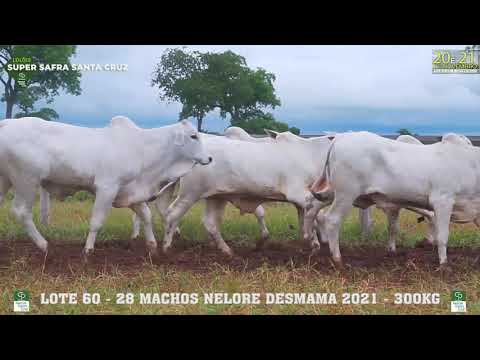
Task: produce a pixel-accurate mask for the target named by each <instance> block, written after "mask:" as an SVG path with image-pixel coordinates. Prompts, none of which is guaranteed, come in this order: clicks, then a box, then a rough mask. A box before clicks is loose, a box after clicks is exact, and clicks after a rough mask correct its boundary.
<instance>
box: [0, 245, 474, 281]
mask: <svg viewBox="0 0 480 360" xmlns="http://www.w3.org/2000/svg"><path fill="white" fill-rule="evenodd" d="M128 244H129V243H128V242H127V241H125V242H115V243H112V242H110V243H103V244H102V243H100V244H97V246H96V249H95V252H94V254H93V255H91V257H90V258H89V262H88V264H87V265H85V264H84V263H83V262H82V258H81V256H80V254H81V250H82V245H81V244H68V243H66V244H63V243H57V244H51V247H50V251H49V254H48V256H47V258H46V260H45V257H44V255H43V254H42V253H41V252H40V250H38V249H37V248H36V247H35V245H33V244H32V242H31V241H30V240H28V239H22V240H16V241H12V242H7V243H3V244H2V246H1V249H0V272H2V271H5V270H8V269H11V268H12V267H14V266H15V265H16V264H17V263H18V262H19V261H20V262H21V263H23V264H24V266H25V267H26V268H27V269H29V270H31V271H44V273H47V274H50V275H54V276H66V277H69V276H75V275H76V274H78V271H79V270H88V271H89V272H94V273H99V274H115V273H117V272H119V271H121V272H122V273H123V274H133V273H138V272H140V271H142V269H144V268H145V267H146V266H150V267H152V266H153V267H168V268H173V269H175V270H182V271H197V272H208V271H211V270H212V269H213V268H215V267H216V268H218V266H221V267H225V268H228V269H230V270H232V271H243V272H245V271H253V270H256V269H258V268H260V267H265V266H267V267H269V268H272V267H287V268H292V269H294V268H308V269H311V270H315V271H318V272H328V273H331V272H334V271H336V270H335V269H334V267H333V265H332V262H331V260H330V256H329V253H328V248H327V246H325V245H324V246H322V249H321V250H320V252H319V253H317V254H315V255H311V254H310V251H309V250H308V249H307V248H305V247H304V246H302V244H300V243H294V242H289V243H284V244H283V243H282V244H280V243H273V244H269V245H267V246H266V247H265V248H264V249H262V250H256V249H253V248H246V247H233V250H234V251H235V253H236V256H235V257H233V258H229V257H227V256H225V255H223V254H221V253H220V251H219V250H217V249H215V248H213V247H211V246H209V245H204V244H202V245H196V246H190V247H185V248H183V249H182V248H176V249H174V250H173V254H171V255H169V256H166V255H163V254H159V255H157V256H154V257H152V258H150V257H149V256H148V254H147V252H146V250H145V247H144V245H143V243H135V244H134V245H133V246H132V245H131V244H130V245H128ZM342 255H343V260H344V264H345V271H346V272H347V273H348V272H349V271H352V270H359V269H360V270H367V271H369V272H375V271H376V270H382V271H392V272H393V273H395V272H399V270H401V271H400V272H399V274H400V273H404V272H405V271H409V270H420V271H435V269H436V268H437V267H438V257H437V252H436V249H432V248H429V249H428V248H427V249H423V248H399V249H398V250H397V255H396V256H388V254H387V251H386V249H385V248H383V247H373V246H372V247H367V246H356V247H344V248H342ZM448 257H449V262H450V265H451V267H452V269H453V274H452V275H451V276H453V277H455V273H457V275H458V272H460V271H461V272H464V270H465V268H466V267H467V268H468V269H469V270H480V249H479V248H477V249H471V248H460V247H452V248H449V250H448Z"/></svg>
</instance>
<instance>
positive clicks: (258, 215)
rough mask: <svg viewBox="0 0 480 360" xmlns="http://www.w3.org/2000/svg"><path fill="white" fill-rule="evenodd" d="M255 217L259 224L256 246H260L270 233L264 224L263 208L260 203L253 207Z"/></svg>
mask: <svg viewBox="0 0 480 360" xmlns="http://www.w3.org/2000/svg"><path fill="white" fill-rule="evenodd" d="M255 217H256V218H257V221H258V225H260V231H261V237H260V240H259V241H258V242H257V248H262V247H263V246H264V245H265V243H266V242H267V241H268V238H269V236H270V233H269V232H268V228H267V225H266V224H265V209H264V208H263V206H262V205H259V206H258V207H257V208H256V209H255Z"/></svg>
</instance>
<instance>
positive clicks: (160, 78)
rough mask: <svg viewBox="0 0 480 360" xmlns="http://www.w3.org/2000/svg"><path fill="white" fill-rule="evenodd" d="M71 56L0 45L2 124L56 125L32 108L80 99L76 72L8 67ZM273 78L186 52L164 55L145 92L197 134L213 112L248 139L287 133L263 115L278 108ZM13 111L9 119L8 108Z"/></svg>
mask: <svg viewBox="0 0 480 360" xmlns="http://www.w3.org/2000/svg"><path fill="white" fill-rule="evenodd" d="M75 54H76V46H74V45H61V46H58V45H53V46H49V45H0V82H1V84H2V85H3V94H2V97H1V98H0V101H2V102H4V103H5V105H6V112H5V117H6V118H12V117H15V118H18V117H23V116H36V117H40V118H43V119H45V120H57V119H58V118H59V114H58V113H57V112H56V111H55V110H54V109H53V108H51V107H42V108H40V109H36V107H35V104H36V103H37V102H38V101H40V100H45V101H46V103H47V104H51V103H53V101H54V98H55V96H58V95H59V92H60V91H62V90H63V91H65V92H66V93H67V94H72V95H80V94H81V92H82V89H81V87H80V79H81V72H80V71H78V70H66V71H18V70H15V71H14V70H9V67H8V65H9V64H12V63H32V64H67V65H69V66H68V68H69V69H72V66H70V65H71V60H72V58H73V57H74V56H75ZM274 81H275V75H274V74H273V73H271V72H268V71H266V70H265V69H262V68H258V69H251V68H250V67H248V66H247V62H246V60H245V58H244V57H242V56H240V55H238V54H235V53H234V52H232V51H225V52H221V53H215V52H203V53H202V52H199V51H189V50H188V49H187V48H185V47H184V48H176V49H167V50H166V51H165V52H164V53H163V54H162V56H161V59H160V61H159V63H158V64H157V65H156V67H155V69H154V71H153V74H152V80H151V86H152V87H155V88H157V89H158V90H159V98H160V99H161V100H163V101H167V102H179V103H181V105H182V109H181V111H180V113H179V118H178V120H183V119H187V118H190V117H192V118H194V119H196V121H197V128H198V130H199V131H203V130H204V129H203V123H204V119H205V117H206V116H207V115H208V114H209V113H210V112H213V111H218V112H219V113H220V117H221V118H222V119H227V117H228V119H229V120H230V124H231V125H232V126H239V127H241V128H243V129H245V130H246V131H247V132H249V133H251V134H260V133H263V129H272V130H276V131H287V130H289V131H292V132H293V133H295V134H299V133H300V129H298V128H296V127H289V126H288V124H287V123H285V122H281V121H278V120H277V119H275V117H274V115H273V114H272V113H271V112H267V111H266V110H267V109H275V108H276V107H278V106H280V105H281V102H280V99H279V98H278V96H277V95H276V93H275V88H274ZM15 107H16V108H17V109H18V111H17V112H16V113H15V114H14V112H13V110H14V108H15Z"/></svg>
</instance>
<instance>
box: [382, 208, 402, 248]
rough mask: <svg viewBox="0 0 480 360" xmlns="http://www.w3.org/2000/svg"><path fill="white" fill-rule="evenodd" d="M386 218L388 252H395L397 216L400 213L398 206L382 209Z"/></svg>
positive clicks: (397, 229)
mask: <svg viewBox="0 0 480 360" xmlns="http://www.w3.org/2000/svg"><path fill="white" fill-rule="evenodd" d="M382 210H383V211H384V212H385V215H386V216H387V219H388V252H389V253H390V254H395V253H396V251H397V245H396V243H397V237H398V231H399V224H398V217H399V215H400V208H393V207H391V208H386V209H382Z"/></svg>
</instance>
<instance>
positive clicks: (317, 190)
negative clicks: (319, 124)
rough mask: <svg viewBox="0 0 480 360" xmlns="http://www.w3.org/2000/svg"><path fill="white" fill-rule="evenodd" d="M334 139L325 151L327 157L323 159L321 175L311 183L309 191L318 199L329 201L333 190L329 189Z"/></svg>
mask: <svg viewBox="0 0 480 360" xmlns="http://www.w3.org/2000/svg"><path fill="white" fill-rule="evenodd" d="M335 140H336V138H335V139H333V140H332V143H331V144H330V147H329V148H328V151H327V157H326V159H325V165H324V166H323V171H322V175H321V176H320V178H319V179H318V180H317V181H315V183H314V184H313V185H312V187H311V189H310V192H311V193H312V195H313V196H314V197H315V198H316V199H317V200H319V201H324V202H325V201H329V202H331V201H332V200H333V191H332V190H331V189H330V179H331V178H332V171H331V166H330V159H331V156H332V152H333V148H334V145H335Z"/></svg>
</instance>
